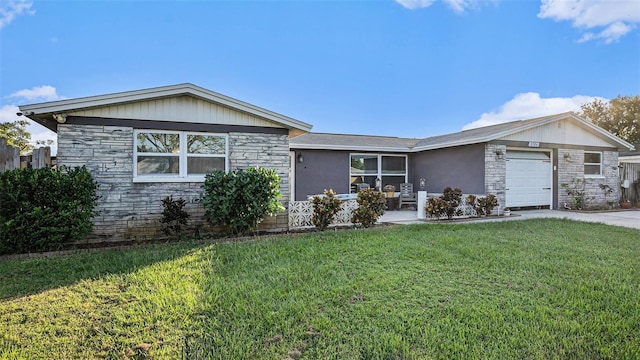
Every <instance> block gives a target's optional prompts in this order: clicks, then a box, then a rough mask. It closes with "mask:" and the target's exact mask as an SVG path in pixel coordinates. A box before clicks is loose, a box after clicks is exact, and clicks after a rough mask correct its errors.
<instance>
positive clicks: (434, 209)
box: [425, 197, 447, 220]
mask: <svg viewBox="0 0 640 360" xmlns="http://www.w3.org/2000/svg"><path fill="white" fill-rule="evenodd" d="M425 210H426V211H427V214H429V217H432V218H436V219H437V220H440V217H442V215H444V214H446V210H447V202H446V201H444V200H442V198H441V197H433V198H429V199H428V200H427V205H426V207H425Z"/></svg>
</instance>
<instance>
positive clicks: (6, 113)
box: [0, 104, 58, 155]
mask: <svg viewBox="0 0 640 360" xmlns="http://www.w3.org/2000/svg"><path fill="white" fill-rule="evenodd" d="M19 111H20V109H19V108H18V106H17V105H13V104H10V105H3V106H2V107H0V123H5V122H14V121H17V120H27V122H28V123H29V124H28V125H27V127H26V130H27V131H28V132H29V133H30V134H31V141H30V143H31V144H32V145H34V146H36V141H38V140H42V141H47V140H53V141H54V143H53V145H51V155H56V154H57V153H58V143H57V140H58V135H57V134H56V133H54V132H53V131H51V130H49V129H47V128H46V127H44V126H42V125H40V124H38V123H36V122H34V121H32V120H30V119H27V118H26V117H19V116H18V115H17V112H19ZM37 147H40V145H38V146H37Z"/></svg>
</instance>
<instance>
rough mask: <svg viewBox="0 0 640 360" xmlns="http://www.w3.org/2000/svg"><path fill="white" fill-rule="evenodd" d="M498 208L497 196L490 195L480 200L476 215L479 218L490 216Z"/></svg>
mask: <svg viewBox="0 0 640 360" xmlns="http://www.w3.org/2000/svg"><path fill="white" fill-rule="evenodd" d="M496 206H498V199H496V196H495V195H493V194H489V195H487V196H485V197H481V198H478V209H477V210H476V213H477V214H478V216H489V215H491V213H492V212H493V209H494V208H495V207H496Z"/></svg>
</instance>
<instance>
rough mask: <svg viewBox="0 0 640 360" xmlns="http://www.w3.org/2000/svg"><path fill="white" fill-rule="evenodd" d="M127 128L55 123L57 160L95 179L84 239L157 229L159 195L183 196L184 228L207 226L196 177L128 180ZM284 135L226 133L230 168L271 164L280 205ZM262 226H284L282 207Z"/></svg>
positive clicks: (136, 235) (285, 188)
mask: <svg viewBox="0 0 640 360" xmlns="http://www.w3.org/2000/svg"><path fill="white" fill-rule="evenodd" d="M133 130H134V129H133V128H132V127H116V126H100V125H72V124H60V125H59V126H58V164H60V165H67V166H82V165H85V166H87V168H88V169H89V171H90V172H91V174H92V175H93V177H94V179H95V180H96V181H97V182H98V183H99V185H100V187H99V189H98V195H100V196H101V198H100V200H99V202H98V210H100V211H101V214H100V215H99V216H98V217H96V218H95V219H94V224H95V226H94V231H93V234H92V236H90V237H89V239H91V240H93V239H102V240H107V241H108V240H121V239H149V238H155V237H158V236H160V235H161V229H162V227H161V224H160V222H159V219H160V218H161V215H160V214H161V212H162V199H163V198H165V197H166V196H169V195H173V197H174V198H178V197H181V198H183V199H185V200H186V201H187V206H186V209H185V210H186V211H187V212H189V214H190V215H191V217H190V218H189V225H190V230H189V231H190V232H192V233H194V232H196V231H199V232H207V231H211V230H212V229H211V228H210V227H209V226H208V225H207V224H206V222H205V221H204V218H203V214H204V210H203V208H202V206H201V205H200V204H199V203H197V201H196V200H197V199H198V198H199V197H200V195H201V193H202V189H201V185H202V183H134V182H133ZM288 151H289V137H288V136H287V135H277V134H256V133H229V165H230V169H231V170H235V169H244V168H247V167H249V166H263V167H266V168H275V169H276V171H277V172H278V175H279V176H280V178H281V179H282V182H281V184H280V191H281V192H282V194H283V198H282V199H281V200H282V202H283V204H284V205H285V207H286V206H287V205H288V201H289V182H288V181H289V180H288V177H289V174H288V169H289V153H288ZM261 228H263V229H277V230H282V229H286V228H287V212H286V211H284V212H282V213H280V214H278V215H277V216H275V217H272V218H269V219H267V221H265V222H264V223H263V224H262V225H261Z"/></svg>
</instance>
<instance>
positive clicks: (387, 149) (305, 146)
mask: <svg viewBox="0 0 640 360" xmlns="http://www.w3.org/2000/svg"><path fill="white" fill-rule="evenodd" d="M289 148H291V149H296V150H337V151H340V150H342V151H380V152H383V151H384V152H403V153H408V152H411V149H410V148H408V147H396V146H361V145H330V144H295V143H292V144H290V145H289Z"/></svg>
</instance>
